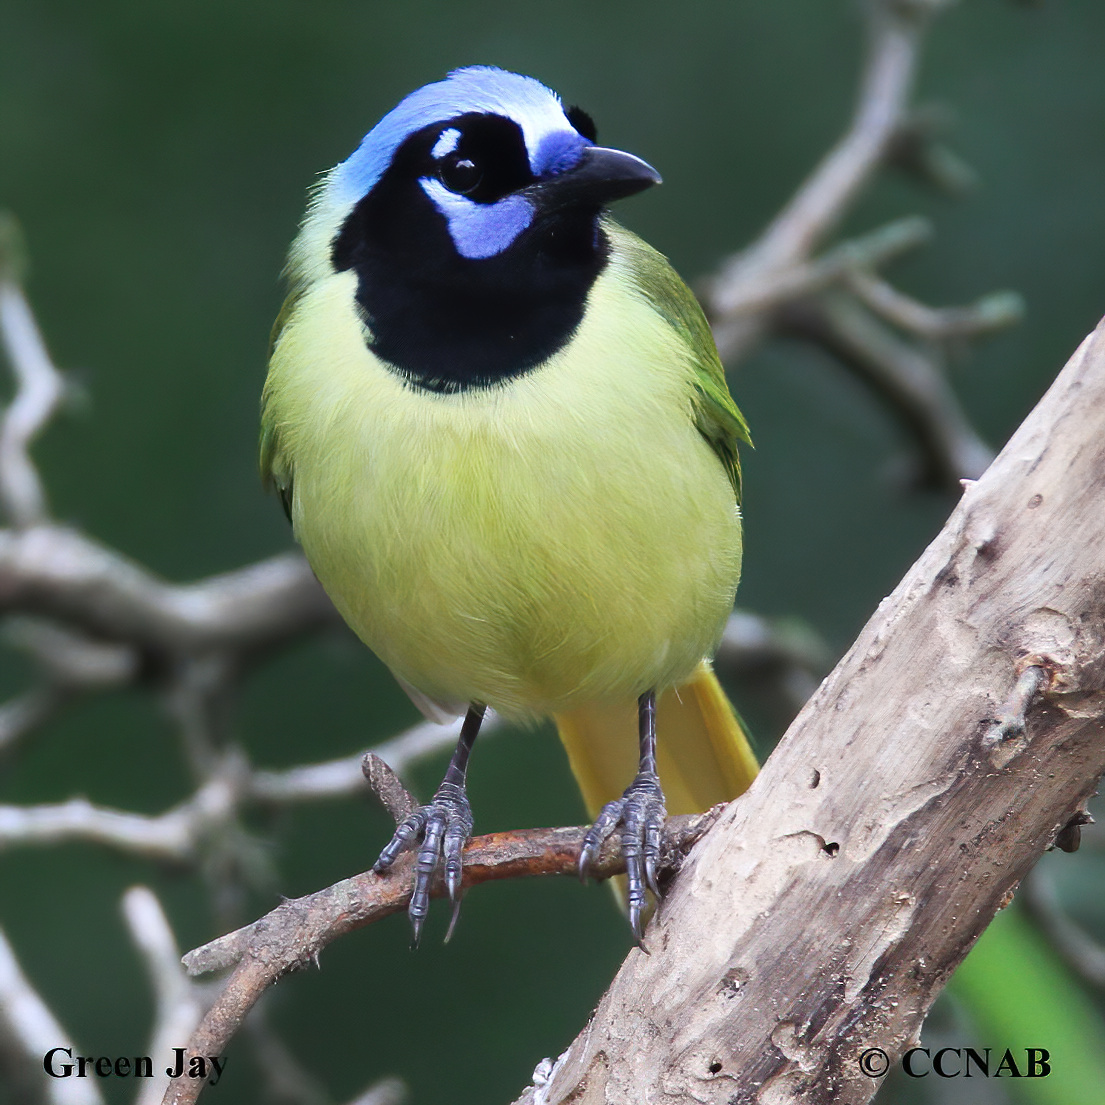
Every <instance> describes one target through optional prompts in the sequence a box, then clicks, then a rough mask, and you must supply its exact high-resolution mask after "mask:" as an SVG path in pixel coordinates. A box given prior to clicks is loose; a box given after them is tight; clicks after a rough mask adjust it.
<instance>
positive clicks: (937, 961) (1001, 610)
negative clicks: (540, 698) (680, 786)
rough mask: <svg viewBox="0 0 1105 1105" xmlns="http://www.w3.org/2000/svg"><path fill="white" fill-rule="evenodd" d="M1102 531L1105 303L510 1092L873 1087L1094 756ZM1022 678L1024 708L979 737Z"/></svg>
mask: <svg viewBox="0 0 1105 1105" xmlns="http://www.w3.org/2000/svg"><path fill="white" fill-rule="evenodd" d="M1103 548H1105V323H1103V324H1102V326H1101V327H1099V329H1098V330H1097V332H1096V333H1095V334H1093V335H1091V337H1090V338H1088V339H1087V340H1086V342H1084V343H1083V345H1082V347H1081V348H1080V349H1079V351H1078V353H1077V354H1076V355H1075V356H1074V357H1073V358H1072V360H1071V362H1070V363H1069V364H1068V365H1067V367H1066V368H1065V369H1064V371H1063V372H1062V373H1061V375H1060V376H1059V378H1058V380H1057V381H1056V383H1055V384H1054V385H1053V387H1052V388H1051V390H1050V391H1049V392H1048V394H1047V395H1046V396H1045V398H1044V399H1043V400H1042V401H1041V403H1040V404H1039V406H1038V407H1037V408H1036V410H1035V411H1034V412H1033V413H1032V414H1031V415H1030V416H1029V418H1028V419H1027V420H1026V421H1025V423H1024V424H1023V425H1022V426H1021V428H1020V429H1019V430H1018V431H1017V433H1016V434H1015V435H1014V436H1013V438H1012V440H1011V441H1010V442H1009V444H1008V445H1007V446H1006V447H1005V449H1004V450H1003V451H1002V453H1001V455H1000V456H999V457H998V459H997V460H996V461H995V463H994V464H993V465H992V466H991V468H990V469H989V470H988V471H987V472H986V474H985V475H984V476H983V477H982V478H981V479H980V480H979V481H978V482H977V483H975V484H970V485H968V486H967V488H966V490H965V493H964V496H963V500H962V501H961V503H960V505H959V506H958V507H957V509H956V510H955V512H954V513H953V515H952V517H951V519H950V520H949V522H948V524H947V525H946V526H945V527H944V530H943V531H942V533H941V534H940V535H939V536H938V537H937V538H936V540H935V541H934V542H933V543H932V544H931V545H930V546H929V548H928V549H927V550H926V552H925V553H924V554H923V555H922V557H921V558H920V560H919V561H918V562H917V563H916V564H915V565H914V567H913V568H912V569H911V570H910V571H909V573H908V574H907V575H906V577H905V579H904V580H903V581H902V583H901V584H900V585H899V586H898V587H897V589H896V590H895V591H894V593H893V594H892V595H891V596H890V597H889V598H888V599H886V600H885V601H884V602H883V603H882V604H881V606H880V607H879V610H878V612H877V613H876V614H875V616H874V617H873V618H872V619H871V621H870V622H869V623H868V625H867V626H866V627H865V629H864V630H863V632H862V633H861V634H860V637H859V639H858V640H857V641H856V643H855V645H853V647H852V648H851V650H850V651H849V652H848V654H847V655H846V656H845V657H844V659H843V660H842V661H841V662H840V664H839V665H838V666H837V668H836V670H835V671H834V672H833V673H832V674H831V675H830V676H829V677H828V678H827V679H826V680H825V682H824V683H823V684H822V686H821V688H820V689H819V691H818V693H817V694H816V695H815V696H814V697H813V699H812V700H811V701H810V702H809V703H808V704H807V706H806V708H805V709H804V710H803V712H802V714H801V715H800V716H799V717H798V719H797V720H796V722H795V723H794V725H793V726H792V727H791V729H790V730H789V731H788V733H787V735H786V736H785V737H784V739H783V741H782V743H781V744H780V745H779V747H778V748H777V749H776V751H775V753H773V755H772V756H771V758H770V759H769V760H768V762H767V764H766V765H765V767H764V770H763V772H762V773H761V774H760V776H759V777H758V778H757V780H756V781H755V783H754V784H753V785H752V788H751V789H750V790H749V791H748V793H747V794H746V795H744V797H742V798H741V799H739V800H738V801H737V802H735V803H732V804H731V805H730V806H729V807H727V809H726V811H725V812H724V813H723V815H722V817H721V819H720V820H719V822H718V824H717V825H716V826H715V828H714V829H713V830H712V831H711V832H710V833H709V834H708V835H707V836H706V837H705V838H704V839H703V841H702V842H701V844H700V845H699V846H698V847H696V848H695V849H694V850H693V851H692V853H691V855H690V856H689V857H688V860H687V862H686V864H685V865H684V867H683V869H682V871H681V873H680V877H679V878H678V879H677V880H676V883H675V885H674V887H673V889H672V892H671V894H670V895H669V896H668V897H667V898H665V900H664V902H663V904H662V906H661V908H660V910H659V912H658V915H657V917H656V919H655V920H654V922H653V924H652V925H651V926H650V927H649V929H648V931H647V933H646V939H647V941H648V944H649V947H650V948H651V949H652V953H653V954H652V955H650V956H645V955H642V954H640V953H639V952H636V951H634V952H631V953H630V955H629V958H628V959H627V961H626V963H625V964H624V965H623V967H622V969H621V971H620V972H619V974H618V976H617V978H616V979H615V981H614V984H613V985H612V986H611V988H610V990H609V991H608V992H607V994H606V995H605V996H604V998H603V999H602V1002H601V1003H600V1005H599V1008H598V1010H597V1012H596V1013H595V1016H594V1018H593V1019H592V1021H591V1022H590V1024H589V1025H588V1027H587V1028H586V1029H585V1030H584V1032H583V1033H582V1034H581V1035H580V1036H579V1037H578V1038H577V1039H576V1041H575V1043H573V1045H572V1046H571V1048H570V1049H569V1050H568V1051H567V1052H566V1053H565V1055H564V1056H562V1057H561V1059H560V1060H559V1061H558V1063H557V1064H556V1065H555V1067H554V1069H553V1070H552V1071H551V1072H547V1073H548V1078H547V1081H546V1083H545V1084H544V1085H543V1086H541V1087H540V1089H539V1090H536V1089H531V1090H530V1091H529V1092H528V1093H527V1094H526V1095H525V1096H524V1097H523V1099H522V1100H523V1101H527V1102H536V1101H538V1100H539V1101H541V1102H542V1103H543V1105H557V1103H560V1102H568V1101H571V1102H572V1103H573V1105H589V1103H592V1102H594V1103H599V1102H603V1103H606V1102H611V1101H618V1102H621V1101H634V1102H640V1103H642V1105H650V1103H652V1102H659V1101H660V1100H661V1098H663V1099H664V1100H671V1099H679V1100H694V1101H698V1102H703V1103H710V1102H718V1103H720V1102H727V1103H731V1105H736V1103H740V1105H747V1103H752V1102H766V1101H771V1102H772V1103H782V1102H807V1103H823V1102H824V1103H827V1102H829V1101H840V1100H846V1101H849V1102H852V1103H853V1105H859V1103H861V1102H864V1101H867V1100H868V1099H869V1098H870V1097H871V1096H872V1095H873V1094H874V1092H875V1090H876V1089H877V1088H878V1083H877V1081H876V1080H875V1079H873V1078H871V1077H869V1076H868V1075H867V1074H866V1073H864V1069H863V1067H862V1066H861V1064H860V1062H859V1059H860V1055H861V1054H862V1052H863V1051H864V1049H865V1048H867V1047H871V1046H878V1047H880V1048H882V1049H883V1050H884V1051H885V1052H886V1053H887V1054H888V1055H889V1056H890V1057H891V1058H892V1059H893V1058H896V1057H898V1056H900V1055H901V1053H902V1051H903V1050H904V1049H905V1048H906V1047H908V1046H910V1045H911V1044H912V1042H913V1041H914V1040H915V1039H916V1037H917V1033H918V1032H919V1030H920V1026H921V1023H922V1021H923V1020H924V1017H925V1015H926V1013H927V1012H928V1009H929V1007H930V1005H931V1003H932V1001H933V1000H934V998H935V996H936V994H937V993H938V992H939V990H940V989H941V987H942V986H943V985H944V983H945V982H946V981H947V979H948V978H949V976H950V975H951V973H952V971H953V970H954V969H955V967H956V966H957V965H958V963H959V962H960V961H961V960H962V958H963V957H964V956H965V955H966V953H967V950H968V949H969V948H970V946H971V944H972V943H973V941H974V940H975V939H976V938H977V937H978V935H979V934H980V933H981V932H982V930H983V929H984V928H985V927H986V925H987V924H988V923H989V921H990V919H991V918H992V917H993V915H994V913H995V912H996V911H997V910H998V909H999V908H1001V907H1002V905H1004V904H1005V903H1006V902H1007V901H1008V900H1009V898H1010V896H1011V894H1012V892H1013V891H1014V889H1015V888H1016V886H1017V884H1018V882H1019V880H1020V879H1022V878H1023V877H1024V875H1025V874H1026V873H1027V872H1028V870H1029V869H1030V868H1031V866H1032V864H1033V863H1034V862H1035V861H1036V859H1037V858H1038V857H1039V856H1040V854H1041V853H1042V852H1043V850H1044V849H1045V848H1046V847H1047V846H1048V845H1049V844H1050V843H1051V842H1052V841H1054V840H1056V838H1057V837H1058V836H1060V834H1061V833H1062V830H1063V828H1064V826H1066V825H1068V824H1069V823H1070V822H1071V821H1072V819H1075V818H1079V817H1080V815H1081V811H1082V810H1083V809H1084V804H1085V802H1086V800H1087V799H1088V797H1089V796H1090V795H1091V794H1092V793H1093V791H1094V789H1095V787H1096V785H1097V781H1098V778H1099V776H1100V775H1101V773H1102V771H1103V770H1105V556H1103V555H1102V552H1101V550H1102V549H1103ZM1029 669H1042V670H1043V671H1044V672H1046V674H1047V679H1046V684H1045V685H1044V687H1039V686H1038V685H1037V684H1038V680H1037V678H1036V676H1035V675H1034V676H1033V677H1032V682H1033V684H1034V687H1035V689H1036V691H1040V690H1042V691H1043V697H1042V699H1039V698H1035V699H1034V698H1033V694H1032V688H1029V686H1028V680H1027V679H1026V680H1024V681H1023V682H1020V683H1019V681H1020V679H1021V676H1022V675H1023V673H1024V672H1026V671H1028V670H1029ZM1018 683H1019V690H1018V693H1017V694H1016V695H1015V696H1014V695H1013V694H1012V690H1013V688H1014V687H1015V686H1017V685H1018ZM1030 701H1036V704H1035V705H1033V706H1030V707H1028V710H1027V728H1026V731H1025V732H1023V733H1018V732H1017V731H1016V729H1017V727H1016V726H1012V727H1009V733H1010V735H1009V737H1008V738H1007V739H1004V740H999V741H994V740H992V739H989V735H990V734H991V731H992V729H993V725H994V720H995V718H998V717H1001V716H1003V715H1006V714H1008V715H1009V716H1013V715H1015V714H1017V713H1018V711H1019V710H1020V708H1021V707H1022V706H1024V705H1025V704H1027V703H1028V702H1030ZM1003 703H1007V704H1008V706H1007V707H1003ZM738 887H739V893H735V892H734V888H738Z"/></svg>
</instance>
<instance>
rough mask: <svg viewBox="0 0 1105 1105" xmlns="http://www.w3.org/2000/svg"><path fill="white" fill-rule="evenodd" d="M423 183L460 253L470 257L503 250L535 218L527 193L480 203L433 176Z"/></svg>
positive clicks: (481, 256) (472, 258)
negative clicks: (450, 189) (452, 190)
mask: <svg viewBox="0 0 1105 1105" xmlns="http://www.w3.org/2000/svg"><path fill="white" fill-rule="evenodd" d="M419 183H420V184H421V185H422V190H423V191H424V192H425V193H426V195H427V196H429V197H430V199H431V200H432V201H433V204H434V206H435V207H436V208H437V209H438V211H440V212H441V213H442V214H443V215H444V216H445V219H446V222H447V223H448V224H449V236H450V237H451V238H452V239H453V245H454V246H456V249H457V253H459V254H460V255H461V256H462V257H467V258H469V259H470V260H473V261H479V260H483V259H484V258H487V257H494V256H495V254H497V253H502V252H503V250H504V249H507V248H509V246H510V245H511V244H512V243H513V242H514V240H515V239H516V238H517V237H518V235H519V234H521V233H522V231H523V230H525V229H526V227H527V226H529V224H530V223H531V222H532V221H533V206H532V205H531V204H530V202H529V200H527V199H526V198H525V197H524V196H519V195H513V196H504V197H503V198H502V199H501V200H499V201H498V202H497V203H476V202H475V201H474V200H470V199H467V198H466V197H464V196H458V195H457V194H456V192H450V191H449V189H448V188H446V187H445V185H444V184H442V183H441V181H440V180H435V179H434V178H433V177H423V178H422V179H421V180H420V181H419Z"/></svg>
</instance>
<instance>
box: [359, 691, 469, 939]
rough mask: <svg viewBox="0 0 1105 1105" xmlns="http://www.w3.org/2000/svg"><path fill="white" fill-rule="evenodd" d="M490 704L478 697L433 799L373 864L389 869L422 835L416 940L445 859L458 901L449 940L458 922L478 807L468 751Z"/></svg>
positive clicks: (452, 896) (414, 910)
mask: <svg viewBox="0 0 1105 1105" xmlns="http://www.w3.org/2000/svg"><path fill="white" fill-rule="evenodd" d="M486 709H487V707H485V706H482V705H480V704H479V703H475V702H474V703H472V705H471V706H470V707H469V708H468V713H467V714H466V715H465V718H464V724H463V725H462V726H461V728H460V739H459V740H458V741H457V747H456V751H455V752H454V753H453V758H452V759H451V760H450V761H449V767H448V769H447V770H446V772H445V778H444V779H442V780H441V786H439V787H438V788H437V791H436V792H435V793H434V796H433V800H432V801H431V802H430V803H429V804H428V805H426V806H419V807H418V809H416V810H415V811H414V813H412V814H411V815H410V817H408V818H407V819H406V820H405V821H404V822H403V823H402V824H401V825H399V827H398V828H397V829H396V830H395V835H394V836H393V837H392V838H391V840H390V841H389V842H388V844H387V847H386V848H384V850H383V851H382V852H381V853H380V858H379V859H378V860H377V861H376V863H375V866H374V867H373V870H374V871H376V872H377V873H378V874H383V872H385V871H386V870H387V869H388V868H389V867H390V866H391V865H392V864H393V863H394V862H395V858H396V856H398V855H399V853H400V852H403V851H405V850H406V849H407V848H409V847H412V846H413V845H414V843H415V842H416V841H419V840H420V841H421V846H420V847H419V849H418V859H417V860H416V861H415V865H414V889H413V891H412V892H411V902H410V905H409V906H408V907H407V914H408V915H409V916H410V919H411V928H412V929H413V930H414V946H415V947H417V946H418V941H419V938H420V937H421V935H422V925H423V923H424V922H425V920H426V914H427V912H429V908H430V887H431V886H432V884H433V879H434V873H435V872H436V871H437V868H438V864H440V863H441V862H442V861H443V860H444V863H445V888H446V889H447V890H448V892H449V900H450V901H451V902H452V903H453V917H452V920H451V921H450V922H449V932H448V934H447V935H446V937H445V939H446V940H448V939H449V937H450V936H451V935H452V933H453V926H454V925H455V924H456V920H457V911H458V910H459V909H460V877H461V869H462V863H463V861H462V859H461V852H462V851H463V849H464V845H465V844H466V843H467V841H468V838H469V837H470V836H471V835H472V807H471V806H470V805H469V804H468V794H467V792H466V791H465V781H466V775H467V772H468V757H469V755H470V754H471V752H472V745H473V744H474V743H475V740H476V734H477V733H478V732H479V731H480V723H481V722H482V721H483V715H484V711H485V710H486Z"/></svg>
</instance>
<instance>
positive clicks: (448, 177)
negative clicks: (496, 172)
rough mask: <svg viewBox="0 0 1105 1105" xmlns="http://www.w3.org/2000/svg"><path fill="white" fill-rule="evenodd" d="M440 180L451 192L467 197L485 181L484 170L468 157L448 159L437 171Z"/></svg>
mask: <svg viewBox="0 0 1105 1105" xmlns="http://www.w3.org/2000/svg"><path fill="white" fill-rule="evenodd" d="M437 175H438V179H439V180H440V181H441V183H442V184H444V185H445V187H446V188H448V189H449V191H450V192H456V193H458V194H459V195H462V196H466V195H468V194H469V193H470V192H474V191H475V190H476V189H477V188H478V187H479V185H480V181H481V180H483V170H482V169H481V168H480V167H479V166H478V165H477V164H476V163H475V162H474V161H470V160H469V159H468V158H466V157H462V158H459V159H453V158H448V159H447V160H446V161H445V162H444V163H443V164H442V166H441V167H440V168H439V169H438V171H437Z"/></svg>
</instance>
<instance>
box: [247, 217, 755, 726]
mask: <svg viewBox="0 0 1105 1105" xmlns="http://www.w3.org/2000/svg"><path fill="white" fill-rule="evenodd" d="M608 229H609V230H610V232H611V235H612V242H613V254H612V257H611V260H610V263H609V264H608V266H607V267H606V269H605V270H604V271H603V273H602V275H601V276H600V277H599V279H598V280H597V281H596V283H595V284H594V286H593V288H592V289H591V292H590V295H589V298H588V301H587V310H586V313H585V315H584V319H583V322H582V323H581V325H580V327H579V329H578V331H577V332H576V334H575V336H574V337H573V338H572V340H571V341H570V342H569V343H568V344H567V346H565V347H564V348H563V349H562V350H560V351H559V352H558V353H556V354H555V355H554V356H553V357H552V358H550V359H549V360H548V361H547V362H546V363H545V364H543V365H541V366H539V367H538V368H536V369H533V370H531V371H530V372H528V373H526V374H524V375H521V376H517V377H514V378H511V379H509V380H507V381H506V382H504V383H501V384H498V385H494V386H490V387H477V388H470V389H468V390H464V391H460V392H457V393H453V394H442V393H436V392H430V391H427V390H424V389H420V388H417V387H415V386H412V385H411V384H410V383H408V382H406V381H405V380H404V379H403V378H402V377H401V376H400V375H398V374H397V373H395V372H394V371H392V370H391V369H389V368H388V367H387V366H385V365H384V364H382V363H381V362H380V361H379V360H378V359H377V358H376V357H375V356H374V355H373V354H372V353H371V352H370V350H369V349H368V348H367V346H366V344H365V340H364V332H363V327H362V324H361V322H360V321H359V319H358V317H357V315H356V313H355V311H354V309H353V302H354V291H355V287H356V277H355V276H354V274H352V273H350V272H345V273H339V274H334V273H331V274H328V275H323V276H322V277H321V278H319V279H317V280H315V281H314V282H313V283H310V284H309V285H308V286H307V287H306V288H305V289H304V290H303V291H302V293H301V294H300V295H299V297H298V299H297V300H296V302H295V304H294V306H293V308H292V312H291V314H290V316H289V317H288V319H287V321H286V322H285V324H284V326H283V328H282V330H281V333H280V335H279V339H278V341H277V343H276V347H275V349H274V353H273V358H272V363H271V366H270V371H269V380H268V383H267V385H266V398H265V404H266V409H265V418H266V424H267V426H268V429H269V433H270V435H271V437H272V439H273V441H274V442H275V443H276V444H274V445H273V450H274V452H275V454H276V455H275V457H274V459H273V461H272V466H273V469H274V472H275V474H276V478H277V480H278V482H279V481H280V480H282V479H287V480H288V481H291V478H292V476H293V475H294V483H293V486H294V496H293V501H292V504H291V513H292V519H293V524H294V526H295V532H296V536H297V537H298V539H299V541H300V542H301V543H302V545H303V549H304V551H305V553H306V555H307V557H308V559H309V561H310V563H311V565H312V567H313V568H314V570H315V572H316V574H317V575H318V577H319V579H320V581H321V582H322V585H323V586H324V587H325V589H326V590H327V592H328V593H329V594H330V596H331V598H332V599H333V600H334V602H335V603H336V605H337V606H338V608H339V610H340V612H341V613H342V615H343V616H344V617H345V618H346V620H347V621H348V622H349V623H350V625H352V626H353V628H354V629H355V630H356V632H357V633H358V634H359V635H360V637H361V638H362V639H363V640H364V641H365V643H366V644H368V645H369V647H370V648H372V649H373V651H374V652H376V653H377V654H378V655H379V656H380V657H381V658H382V659H383V660H384V662H385V663H386V664H387V665H388V666H389V667H390V668H391V669H392V670H393V671H394V672H395V673H396V675H398V676H399V677H401V678H402V679H404V680H406V681H407V682H408V683H410V684H411V685H412V686H414V687H415V688H417V689H418V690H420V691H422V692H423V693H424V694H426V695H427V696H429V697H430V698H433V699H435V700H438V701H441V702H446V703H453V704H456V705H458V706H459V705H463V704H464V703H467V702H470V701H478V702H484V703H487V704H488V705H490V706H491V707H492V708H493V709H495V710H497V711H499V712H500V713H502V714H504V715H507V716H514V717H527V716H540V715H546V714H550V713H553V712H562V711H565V710H569V709H573V708H575V707H577V706H579V705H581V704H583V703H586V702H588V701H593V700H602V699H625V698H626V697H627V696H628V695H638V694H640V693H642V692H643V691H645V690H647V689H649V688H650V687H657V688H660V689H662V688H664V687H665V686H667V685H669V684H671V683H673V682H677V681H679V680H680V679H683V678H684V677H686V676H687V675H688V674H689V673H690V672H691V671H692V670H693V669H694V667H695V665H696V664H697V663H698V662H699V660H700V659H701V658H702V657H703V656H704V655H706V654H708V653H709V652H710V651H712V649H713V647H714V645H715V644H716V641H717V638H718V637H719V635H720V632H721V629H722V627H723V625H724V621H725V618H726V616H727V615H728V613H729V610H730V608H731V606H732V601H733V595H734V591H735V589H736V584H737V579H738V576H739V573H740V559H741V531H740V517H739V510H738V507H737V504H736V501H735V493H734V488H733V484H732V482H731V480H730V476H729V475H728V474H727V472H726V469H725V467H724V465H723V463H722V462H721V461H720V460H719V457H718V455H717V453H715V451H714V449H713V448H712V447H711V445H710V444H709V443H708V442H707V440H706V438H705V437H704V436H703V433H702V432H700V429H699V427H698V426H697V425H696V419H695V405H696V402H697V401H698V400H697V399H696V391H695V366H694V361H693V356H692V354H691V352H690V350H689V349H688V347H687V345H686V344H685V341H684V340H683V338H682V337H681V336H680V334H679V333H678V331H677V330H675V329H673V327H672V326H671V324H670V322H669V321H667V320H665V319H664V318H662V317H661V316H660V314H658V313H657V311H656V310H655V309H654V308H653V306H651V305H650V303H649V302H648V301H647V300H646V298H645V297H644V296H642V295H641V294H640V292H638V291H637V290H636V287H635V281H634V279H633V278H632V274H631V272H630V271H629V269H628V267H627V266H629V265H630V264H631V263H632V261H633V257H634V254H635V251H636V249H637V244H636V239H632V237H631V236H630V235H628V234H627V233H626V232H625V231H622V230H620V228H617V227H613V226H611V227H608ZM653 256H655V255H653ZM664 264H666V262H664ZM669 271H670V270H669ZM672 279H675V280H677V279H678V278H676V277H674V274H672ZM687 294H688V295H689V293H687Z"/></svg>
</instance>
